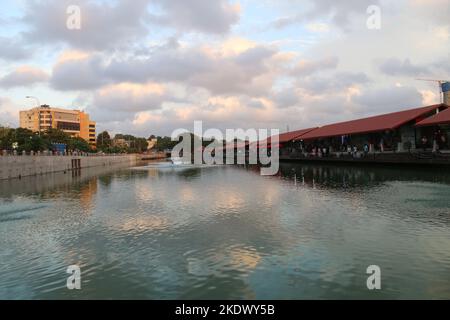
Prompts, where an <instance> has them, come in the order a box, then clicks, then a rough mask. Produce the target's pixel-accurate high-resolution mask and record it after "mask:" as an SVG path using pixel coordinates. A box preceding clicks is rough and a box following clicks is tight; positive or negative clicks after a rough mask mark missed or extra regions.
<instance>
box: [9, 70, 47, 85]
mask: <svg viewBox="0 0 450 320" xmlns="http://www.w3.org/2000/svg"><path fill="white" fill-rule="evenodd" d="M48 77H49V76H48V74H47V73H46V72H45V71H43V70H41V69H39V68H35V67H30V66H21V67H18V68H16V69H15V70H13V71H12V72H10V73H8V74H6V75H4V76H3V77H1V78H0V87H3V88H12V87H27V86H30V85H33V84H36V83H40V82H45V81H47V79H48Z"/></svg>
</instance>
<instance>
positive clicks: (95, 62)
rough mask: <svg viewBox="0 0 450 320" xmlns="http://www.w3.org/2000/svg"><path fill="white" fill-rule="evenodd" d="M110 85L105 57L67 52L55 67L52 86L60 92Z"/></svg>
mask: <svg viewBox="0 0 450 320" xmlns="http://www.w3.org/2000/svg"><path fill="white" fill-rule="evenodd" d="M107 83H108V80H107V79H105V77H104V65H103V57H102V56H100V55H97V54H94V55H90V54H86V53H82V52H66V53H65V54H63V55H62V56H61V57H60V59H59V61H58V62H57V63H56V64H55V65H54V67H53V72H52V76H51V79H50V85H51V86H52V87H53V88H54V89H56V90H60V91H70V90H92V89H96V88H99V87H101V86H102V85H105V84H107Z"/></svg>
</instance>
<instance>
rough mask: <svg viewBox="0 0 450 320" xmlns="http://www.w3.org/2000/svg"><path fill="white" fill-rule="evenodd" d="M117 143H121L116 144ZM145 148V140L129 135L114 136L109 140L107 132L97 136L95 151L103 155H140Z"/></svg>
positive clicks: (146, 145) (146, 143)
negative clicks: (103, 153)
mask: <svg viewBox="0 0 450 320" xmlns="http://www.w3.org/2000/svg"><path fill="white" fill-rule="evenodd" d="M119 141H121V142H123V143H118V142H119ZM147 148H148V141H147V139H145V138H139V137H135V136H132V135H129V134H116V135H115V136H114V139H111V136H110V134H109V133H108V131H103V132H101V133H100V134H99V135H98V136H97V149H98V150H99V151H101V152H105V153H142V152H145V151H147Z"/></svg>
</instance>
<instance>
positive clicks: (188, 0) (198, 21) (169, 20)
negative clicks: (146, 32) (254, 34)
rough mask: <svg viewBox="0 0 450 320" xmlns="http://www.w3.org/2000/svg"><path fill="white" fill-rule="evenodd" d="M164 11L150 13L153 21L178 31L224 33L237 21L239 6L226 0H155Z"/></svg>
mask: <svg viewBox="0 0 450 320" xmlns="http://www.w3.org/2000/svg"><path fill="white" fill-rule="evenodd" d="M154 3H156V4H158V5H159V6H160V8H162V9H163V11H164V13H163V14H160V15H157V14H153V15H152V19H151V20H152V21H153V22H154V23H157V24H160V25H165V26H170V27H174V28H176V29H177V30H178V31H200V32H204V33H216V34H224V33H227V32H229V31H230V28H231V26H232V25H234V24H236V23H237V22H238V21H239V16H240V11H241V10H240V6H239V4H231V3H230V2H229V1H228V0H208V1H204V0H170V1H167V0H156V1H154Z"/></svg>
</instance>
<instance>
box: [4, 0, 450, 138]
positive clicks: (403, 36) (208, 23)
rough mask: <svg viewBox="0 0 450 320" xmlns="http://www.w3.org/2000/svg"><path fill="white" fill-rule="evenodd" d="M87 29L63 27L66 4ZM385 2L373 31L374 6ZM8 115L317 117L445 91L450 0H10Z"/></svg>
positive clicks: (247, 123)
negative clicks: (50, 111) (441, 84)
mask: <svg viewBox="0 0 450 320" xmlns="http://www.w3.org/2000/svg"><path fill="white" fill-rule="evenodd" d="M70 5H76V6H78V7H79V8H80V10H81V29H80V30H70V29H68V28H67V19H68V18H69V15H68V14H67V12H66V11H67V8H68V7H69V6H70ZM371 5H375V6H378V8H380V10H381V11H380V12H381V16H380V17H381V28H380V29H375V30H371V29H369V28H368V27H367V25H366V22H367V19H368V18H369V16H370V14H368V13H367V8H368V7H369V6H371ZM0 10H1V12H0V47H1V48H2V49H1V50H0V125H6V124H10V125H11V126H17V125H18V122H19V121H18V120H19V110H23V109H29V108H32V107H34V106H35V104H36V102H35V101H34V100H32V99H25V96H28V95H30V96H36V97H38V98H39V100H40V102H41V104H49V105H50V106H52V107H61V108H69V109H74V108H75V109H81V110H84V111H86V112H88V113H89V114H90V115H91V118H92V119H93V120H95V121H97V127H98V129H97V131H98V132H101V131H103V130H108V131H110V132H111V133H113V134H114V133H130V134H134V135H138V136H145V137H147V136H149V135H150V134H154V135H170V133H171V132H172V131H173V130H174V129H176V128H186V129H191V128H192V126H193V122H194V121H195V120H202V121H203V122H204V126H205V128H206V127H214V128H219V129H225V128H244V129H247V128H279V129H280V130H282V131H285V130H286V128H287V127H289V128H290V129H291V130H295V129H300V128H308V127H314V126H317V125H324V124H327V123H333V122H337V121H342V120H350V119H354V118H361V117H365V116H370V115H374V114H380V113H386V112H394V111H398V110H402V109H407V108H413V107H419V106H422V105H429V104H434V103H438V102H439V96H438V87H437V84H435V83H432V82H423V81H417V80H416V78H436V79H448V78H450V42H449V31H450V30H449V19H448V17H449V14H450V1H448V0H409V1H407V0H399V1H382V0H348V1H333V0H314V1H313V0H290V1H287V0H286V1H279V0H278V1H275V0H258V1H256V0H241V1H227V0H208V1H203V0H153V1H151V0H122V1H120V0H116V1H113V0H70V1H67V0H41V1H35V0H33V1H28V0H27V1H13V0H3V1H2V8H1V9H0Z"/></svg>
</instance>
